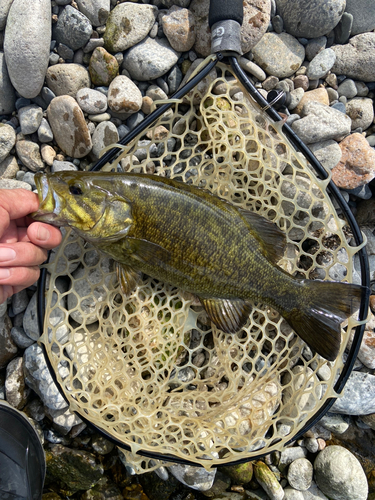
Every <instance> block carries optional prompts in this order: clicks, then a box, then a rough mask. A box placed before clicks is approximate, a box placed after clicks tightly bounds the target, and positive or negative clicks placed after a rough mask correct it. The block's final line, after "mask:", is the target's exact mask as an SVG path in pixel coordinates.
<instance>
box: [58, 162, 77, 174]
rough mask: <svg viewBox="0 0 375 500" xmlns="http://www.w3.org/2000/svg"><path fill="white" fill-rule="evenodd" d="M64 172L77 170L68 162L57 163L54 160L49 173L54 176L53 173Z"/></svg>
mask: <svg viewBox="0 0 375 500" xmlns="http://www.w3.org/2000/svg"><path fill="white" fill-rule="evenodd" d="M65 170H74V171H77V170H78V168H77V167H76V166H75V165H74V163H72V162H70V161H58V160H54V161H53V163H52V168H51V172H52V173H53V174H54V173H55V172H62V171H65Z"/></svg>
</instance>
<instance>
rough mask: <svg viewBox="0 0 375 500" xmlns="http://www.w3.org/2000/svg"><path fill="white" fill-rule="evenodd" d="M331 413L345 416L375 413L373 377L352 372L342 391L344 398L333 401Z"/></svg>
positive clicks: (374, 380) (374, 384) (374, 381)
mask: <svg viewBox="0 0 375 500" xmlns="http://www.w3.org/2000/svg"><path fill="white" fill-rule="evenodd" d="M332 411H333V412H336V413H343V414H345V415H368V414H370V413H375V375H371V374H370V373H361V372H352V373H351V374H350V377H349V379H348V381H347V382H346V385H345V389H344V396H343V397H342V398H339V399H337V400H336V401H335V404H334V405H333V406H332Z"/></svg>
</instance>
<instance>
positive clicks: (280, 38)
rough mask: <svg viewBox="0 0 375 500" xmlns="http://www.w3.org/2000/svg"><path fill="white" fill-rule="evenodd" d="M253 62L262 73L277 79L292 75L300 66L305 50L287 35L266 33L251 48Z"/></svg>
mask: <svg viewBox="0 0 375 500" xmlns="http://www.w3.org/2000/svg"><path fill="white" fill-rule="evenodd" d="M252 53H253V55H254V61H255V62H256V63H257V64H258V65H259V66H260V67H261V68H262V69H264V71H265V72H266V73H267V74H269V75H273V76H277V77H278V78H287V77H288V76H291V75H293V74H294V73H295V72H296V71H297V70H298V68H299V67H300V66H301V65H302V63H303V60H304V57H305V49H304V47H303V45H301V44H300V43H299V42H298V40H297V39H296V38H294V37H293V36H292V35H289V34H288V33H280V34H278V33H266V34H265V35H264V36H263V38H262V39H261V40H260V41H259V42H258V43H257V44H256V46H255V47H254V48H253V50H252Z"/></svg>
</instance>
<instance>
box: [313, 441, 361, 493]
mask: <svg viewBox="0 0 375 500" xmlns="http://www.w3.org/2000/svg"><path fill="white" fill-rule="evenodd" d="M314 471H315V480H316V483H317V485H318V487H319V489H320V490H322V491H323V493H325V494H326V495H328V496H329V498H332V499H333V500H366V499H367V494H368V485H367V479H366V475H365V473H364V471H363V469H362V467H361V465H360V463H359V461H358V460H357V459H356V458H355V456H354V455H353V454H352V453H350V451H348V450H346V449H345V448H343V447H342V446H335V445H334V446H327V448H325V449H324V450H323V451H321V452H320V453H319V454H318V456H317V458H316V459H315V462H314Z"/></svg>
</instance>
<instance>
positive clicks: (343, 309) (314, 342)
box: [283, 280, 369, 361]
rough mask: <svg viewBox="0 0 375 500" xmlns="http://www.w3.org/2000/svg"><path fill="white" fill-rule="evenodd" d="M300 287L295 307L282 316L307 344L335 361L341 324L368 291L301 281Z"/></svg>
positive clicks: (340, 285)
mask: <svg viewBox="0 0 375 500" xmlns="http://www.w3.org/2000/svg"><path fill="white" fill-rule="evenodd" d="M300 284H301V285H302V289H301V288H299V291H298V293H299V299H298V305H297V307H295V308H293V310H291V311H290V312H286V313H283V316H284V318H285V319H286V320H287V321H288V323H289V324H290V326H291V327H292V328H293V330H294V331H295V332H296V333H297V335H299V336H300V337H301V339H302V340H304V341H305V342H306V344H307V345H309V346H310V347H311V348H312V349H313V350H314V351H316V352H317V353H318V354H320V355H321V356H323V357H324V358H325V359H327V360H328V361H334V360H335V359H336V358H337V355H338V353H339V350H340V344H341V323H342V322H343V321H344V320H345V319H346V318H348V317H349V316H350V315H351V314H353V313H354V312H355V311H356V310H357V309H358V308H359V306H360V303H361V298H362V297H364V296H366V294H368V293H369V290H368V289H367V288H365V287H362V286H360V285H353V284H350V283H339V282H331V281H318V280H316V281H310V280H303V281H301V282H300Z"/></svg>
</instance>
